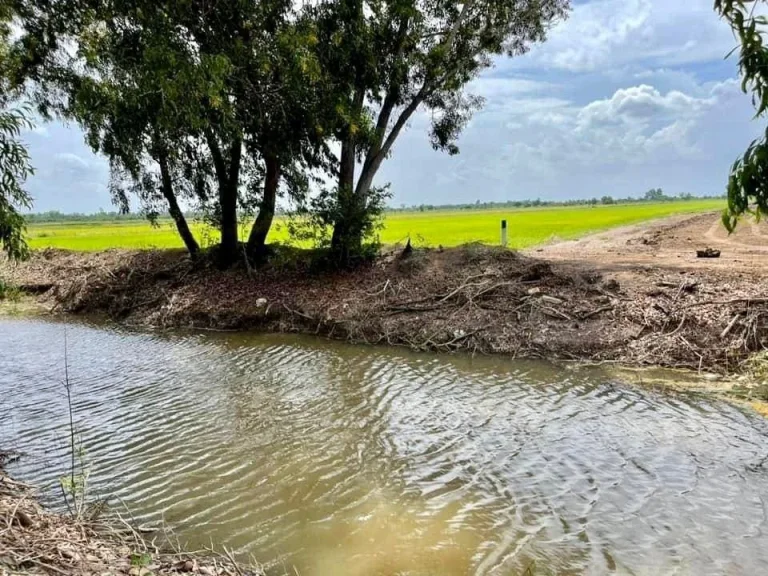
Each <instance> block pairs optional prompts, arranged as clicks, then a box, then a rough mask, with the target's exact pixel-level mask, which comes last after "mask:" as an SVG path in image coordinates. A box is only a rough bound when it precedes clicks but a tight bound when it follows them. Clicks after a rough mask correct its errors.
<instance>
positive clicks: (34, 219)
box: [26, 188, 725, 224]
mask: <svg viewBox="0 0 768 576" xmlns="http://www.w3.org/2000/svg"><path fill="white" fill-rule="evenodd" d="M714 198H725V196H724V195H723V196H694V195H692V194H687V193H686V194H680V195H679V196H668V195H666V194H664V191H663V190H662V189H661V188H655V189H651V190H648V192H646V193H645V194H644V195H643V196H640V197H632V196H628V197H626V198H614V197H613V196H603V197H601V198H582V199H578V200H541V199H538V198H537V199H535V200H509V201H507V202H480V200H477V201H476V202H473V203H467V204H420V205H417V206H405V205H402V206H400V207H399V208H394V207H388V208H387V211H388V212H431V211H446V210H498V209H502V208H537V207H547V206H553V207H554V206H595V205H598V204H602V205H609V204H637V203H643V202H679V201H681V200H683V201H690V200H704V199H714ZM277 211H278V212H280V210H279V209H278V210H277ZM185 216H186V217H187V218H189V219H192V220H195V219H198V218H201V217H202V216H203V215H202V214H198V213H195V212H186V213H185ZM159 217H160V218H170V216H169V215H168V214H160V215H159ZM26 219H27V222H28V223H30V224H34V223H45V222H116V221H117V222H119V221H126V222H129V221H136V220H146V215H144V214H142V213H140V212H131V213H128V214H122V213H120V212H105V211H103V210H101V211H99V212H96V213H93V214H82V213H69V214H65V213H63V212H59V211H58V210H51V211H48V212H39V213H35V214H28V215H27V216H26Z"/></svg>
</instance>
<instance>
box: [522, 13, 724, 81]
mask: <svg viewBox="0 0 768 576" xmlns="http://www.w3.org/2000/svg"><path fill="white" fill-rule="evenodd" d="M712 6H713V3H712V0H685V1H684V2H683V1H671V0H594V1H592V2H589V3H582V4H577V5H576V6H575V8H574V10H573V12H572V14H571V17H570V18H569V19H568V20H566V21H565V22H563V23H561V24H559V25H558V26H556V27H555V29H553V30H552V32H551V33H550V38H549V40H548V41H547V42H546V43H544V44H543V45H541V46H538V47H535V48H534V50H533V51H532V54H531V57H530V58H529V59H527V60H526V61H525V62H524V64H523V65H525V66H530V65H537V66H539V65H545V66H550V67H553V68H557V69H561V70H567V71H570V72H592V71H598V70H601V69H602V70H605V69H610V68H612V67H616V66H621V65H626V64H631V63H635V64H636V63H639V62H643V63H645V64H647V65H655V66H663V65H684V64H692V63H697V62H706V61H709V60H713V59H715V58H723V56H725V55H726V54H727V53H728V52H729V51H730V50H731V48H732V47H733V46H734V45H735V41H734V39H733V36H732V35H731V32H730V30H729V29H728V27H727V26H726V25H725V24H724V23H722V22H720V21H719V20H718V18H717V16H716V15H715V13H714V11H713V8H712ZM515 64H517V63H515Z"/></svg>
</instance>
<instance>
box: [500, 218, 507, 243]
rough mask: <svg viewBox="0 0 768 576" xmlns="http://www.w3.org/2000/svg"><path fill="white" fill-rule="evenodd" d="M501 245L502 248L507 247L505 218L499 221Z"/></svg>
mask: <svg viewBox="0 0 768 576" xmlns="http://www.w3.org/2000/svg"><path fill="white" fill-rule="evenodd" d="M501 245H502V246H503V247H504V248H506V247H507V221H506V220H502V221H501Z"/></svg>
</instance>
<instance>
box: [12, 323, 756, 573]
mask: <svg viewBox="0 0 768 576" xmlns="http://www.w3.org/2000/svg"><path fill="white" fill-rule="evenodd" d="M64 329H65V325H64V324H59V323H49V322H42V321H24V320H18V321H17V320H0V415H2V414H5V416H4V418H3V420H2V422H1V423H0V446H4V447H8V446H9V445H10V446H13V447H16V448H18V449H21V450H22V451H24V452H25V453H26V456H25V457H24V458H23V459H22V460H21V461H20V462H19V463H17V464H16V465H14V467H13V468H12V470H11V472H12V473H13V474H15V475H16V476H17V477H20V478H22V479H24V480H27V481H31V482H36V483H40V484H43V485H54V483H55V481H56V478H57V477H58V476H59V475H61V474H63V473H64V472H65V471H66V469H67V456H66V437H67V426H66V403H65V400H64V395H63V388H62V385H61V380H62V378H63V364H64V363H63V333H64ZM66 329H67V336H68V341H69V365H70V377H71V379H72V382H73V384H74V398H75V402H74V409H75V418H76V421H77V428H78V430H79V433H80V436H81V438H82V442H83V447H84V452H85V458H86V459H87V461H88V462H89V463H90V464H91V466H92V478H91V488H92V490H93V491H96V492H98V493H100V494H102V495H106V494H113V495H115V496H119V497H120V498H122V499H124V500H125V501H126V502H127V503H128V505H129V506H130V507H131V509H132V510H133V511H134V514H136V516H137V519H138V520H139V521H142V522H145V521H158V520H160V519H163V518H164V520H165V521H166V522H167V523H169V524H170V525H172V526H174V527H175V529H176V531H177V532H178V534H179V535H180V537H181V539H182V541H187V542H188V543H189V545H190V546H193V547H195V546H199V545H205V544H209V543H210V541H211V540H213V542H214V543H216V544H218V545H219V546H221V545H222V544H223V545H226V546H228V547H232V548H234V549H235V550H236V551H237V552H239V553H243V554H245V553H253V554H254V555H255V556H256V557H257V558H258V559H259V560H261V561H263V562H265V563H266V564H267V566H271V567H272V568H273V570H274V571H276V572H279V573H281V572H282V570H283V569H285V568H287V569H288V570H292V569H293V567H294V566H295V567H296V569H297V570H298V572H299V573H300V574H301V575H302V576H320V575H322V576H325V575H331V574H332V575H342V576H348V575H349V576H352V575H355V576H356V575H360V576H362V575H370V574H380V575H394V574H403V575H406V574H407V575H418V576H421V575H427V574H435V575H437V574H439V575H451V576H452V575H474V574H477V575H502V574H503V575H507V574H519V573H522V572H523V571H525V570H526V569H528V568H529V567H530V568H531V570H532V571H533V573H534V574H558V575H567V574H613V573H616V574H637V575H646V574H648V575H651V574H653V575H657V574H691V575H697V576H699V575H706V574H713V575H714V574H750V575H751V574H759V573H764V571H765V567H766V565H768V534H767V533H766V529H767V526H766V522H767V521H766V511H767V507H766V498H768V464H766V466H765V467H764V466H763V465H762V464H761V463H762V462H764V461H765V458H766V456H767V455H768V442H766V440H767V439H768V438H767V434H768V425H767V424H766V421H764V420H762V419H760V418H759V417H753V416H751V415H749V414H747V413H744V412H742V411H740V410H739V409H737V408H734V407H733V406H731V405H729V404H726V403H723V402H717V401H709V400H705V399H701V398H696V397H692V396H681V395H675V396H672V395H668V394H659V393H654V392H651V391H647V390H643V389H641V388H633V387H629V386H625V385H621V384H619V383H617V382H614V381H613V380H612V377H611V376H610V375H609V374H607V373H605V372H599V371H572V370H571V371H569V370H563V369H558V368H555V367H551V366H548V365H544V364H533V363H521V362H514V361H511V360H509V359H503V358H485V357H483V358H474V359H472V358H469V357H458V356H457V357H448V356H432V355H416V354H410V353H406V352H404V351H400V350H389V349H382V348H368V347H352V346H346V345H342V344H339V343H332V342H326V341H323V340H318V339H309V338H299V337H293V336H291V337H288V336H284V337H283V336H243V335H220V334H203V335H200V334H192V335H190V334H186V335H185V334H181V335H179V334H177V335H159V334H152V333H136V332H130V331H126V330H117V329H111V328H104V327H97V326H86V325H75V324H69V325H67V326H66ZM8 411H10V414H9V413H8ZM114 501H116V500H114Z"/></svg>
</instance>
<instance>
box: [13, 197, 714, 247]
mask: <svg viewBox="0 0 768 576" xmlns="http://www.w3.org/2000/svg"><path fill="white" fill-rule="evenodd" d="M723 206H724V200H720V199H706V200H693V201H680V202H663V203H658V204H646V203H638V204H620V205H609V206H594V207H590V206H577V207H548V208H521V209H504V210H446V211H439V212H438V211H433V212H418V211H414V212H392V213H389V214H387V215H386V218H385V219H384V228H383V229H382V230H381V231H380V238H381V242H382V243H384V244H395V243H398V242H404V241H405V240H406V239H407V238H408V236H410V237H411V239H412V241H413V243H414V244H415V245H417V246H425V245H426V246H438V245H442V246H456V245H458V244H464V243H467V242H485V243H489V244H493V243H498V242H499V238H500V223H501V220H502V219H505V220H507V225H508V229H509V245H510V247H512V248H525V247H528V246H533V245H535V244H541V243H543V242H547V241H550V240H554V239H570V238H577V237H579V236H583V235H585V234H588V233H590V232H596V231H599V230H606V229H609V228H613V227H616V226H622V225H626V224H633V223H637V222H642V221H645V220H652V219H654V218H662V217H664V216H669V215H672V214H682V213H691V212H705V211H711V210H718V209H721V208H722V207H723ZM193 229H194V232H195V235H196V237H197V238H198V241H199V242H200V244H201V245H202V246H210V245H212V244H215V243H216V240H217V234H216V232H215V231H214V230H211V229H210V228H206V227H205V226H204V225H202V224H193ZM28 232H29V243H30V246H31V247H32V248H48V247H54V248H67V249H70V250H85V251H95V250H105V249H108V248H142V249H150V248H179V247H182V246H183V245H182V243H181V240H180V239H179V237H178V236H177V234H176V231H175V229H174V227H173V224H172V222H171V221H169V220H163V221H161V222H160V223H159V225H158V226H156V227H153V226H151V225H150V224H149V223H144V222H137V221H124V222H87V223H76V222H66V223H56V222H53V223H39V224H33V225H30V226H29V230H28ZM247 233H248V231H247V228H245V227H244V228H243V230H242V236H243V237H244V238H245V237H247ZM269 240H270V241H271V242H289V241H290V238H289V235H288V231H287V230H286V227H285V226H284V220H281V219H277V221H276V225H275V227H274V228H273V230H272V232H271V233H270V237H269Z"/></svg>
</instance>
